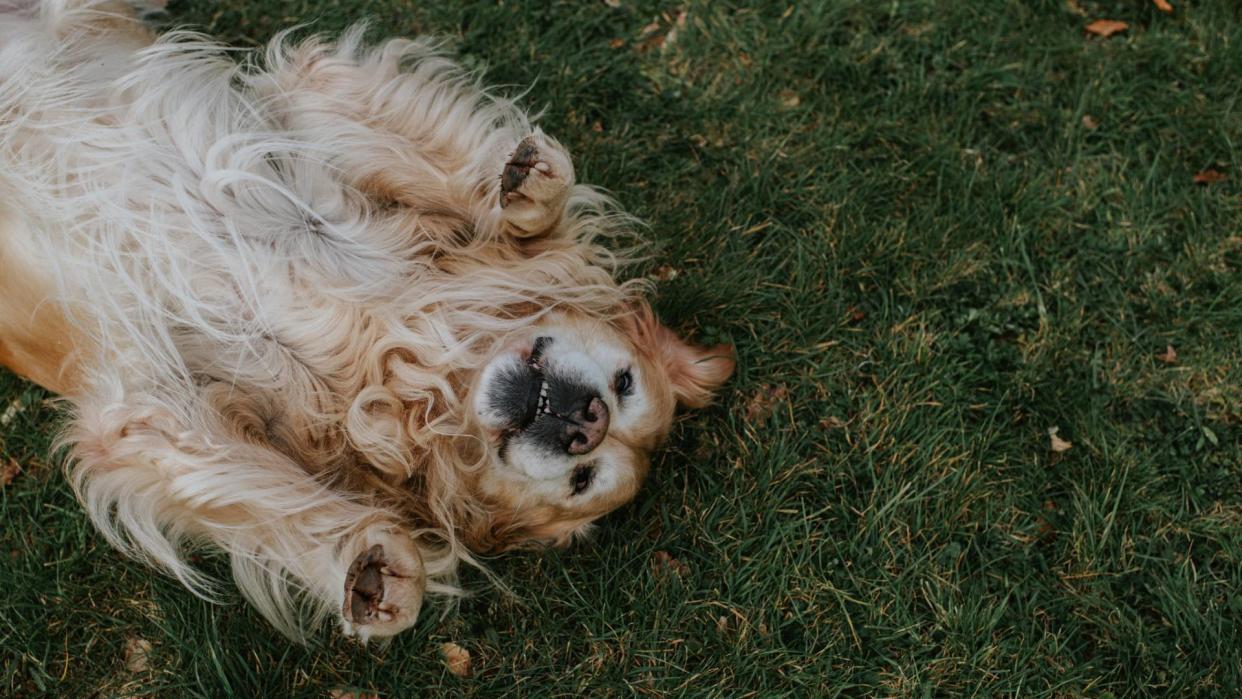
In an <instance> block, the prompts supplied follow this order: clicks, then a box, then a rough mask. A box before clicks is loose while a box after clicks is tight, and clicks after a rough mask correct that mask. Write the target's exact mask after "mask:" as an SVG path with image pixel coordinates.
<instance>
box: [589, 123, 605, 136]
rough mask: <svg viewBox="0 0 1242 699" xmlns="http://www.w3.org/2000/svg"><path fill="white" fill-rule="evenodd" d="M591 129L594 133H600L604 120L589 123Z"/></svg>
mask: <svg viewBox="0 0 1242 699" xmlns="http://www.w3.org/2000/svg"><path fill="white" fill-rule="evenodd" d="M591 130H592V131H594V132H595V133H601V132H602V131H603V130H604V122H602V121H596V122H595V123H593V124H591Z"/></svg>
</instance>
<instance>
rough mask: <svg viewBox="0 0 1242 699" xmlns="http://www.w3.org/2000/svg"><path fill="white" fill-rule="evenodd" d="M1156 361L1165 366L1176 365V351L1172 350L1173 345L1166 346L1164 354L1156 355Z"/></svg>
mask: <svg viewBox="0 0 1242 699" xmlns="http://www.w3.org/2000/svg"><path fill="white" fill-rule="evenodd" d="M1156 359H1159V360H1160V361H1162V362H1164V363H1165V364H1177V350H1175V349H1173V345H1166V346H1165V348H1164V354H1157V355H1156Z"/></svg>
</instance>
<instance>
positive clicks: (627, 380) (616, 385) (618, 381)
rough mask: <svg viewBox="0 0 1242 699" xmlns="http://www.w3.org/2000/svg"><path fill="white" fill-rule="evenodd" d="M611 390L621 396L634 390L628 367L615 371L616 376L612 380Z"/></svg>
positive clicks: (631, 375)
mask: <svg viewBox="0 0 1242 699" xmlns="http://www.w3.org/2000/svg"><path fill="white" fill-rule="evenodd" d="M612 390H614V391H616V392H617V395H618V396H622V397H624V396H628V395H630V394H631V393H633V392H634V375H633V374H632V373H630V370H629V369H622V370H621V371H619V372H617V376H616V378H614V379H613V380H612Z"/></svg>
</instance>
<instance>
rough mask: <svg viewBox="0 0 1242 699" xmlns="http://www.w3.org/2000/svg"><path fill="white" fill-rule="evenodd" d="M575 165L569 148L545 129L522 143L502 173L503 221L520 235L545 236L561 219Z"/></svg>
mask: <svg viewBox="0 0 1242 699" xmlns="http://www.w3.org/2000/svg"><path fill="white" fill-rule="evenodd" d="M573 184H574V165H573V161H572V160H570V158H569V154H568V153H566V152H565V148H564V147H563V146H561V144H559V143H557V142H556V141H554V140H552V139H550V138H548V137H546V136H544V135H543V133H542V132H540V131H538V130H536V131H535V133H533V134H531V135H529V136H527V137H526V138H524V139H522V140H521V141H520V142H518V144H517V146H516V147H514V149H513V152H512V153H511V154H510V155H509V158H508V160H507V161H506V162H505V165H504V169H503V170H502V172H501V174H500V208H501V220H502V221H503V223H504V227H505V230H506V232H508V233H509V234H510V235H513V236H516V237H519V238H529V237H533V236H537V235H542V234H544V233H547V232H548V231H549V230H551V229H552V228H553V227H554V226H555V225H556V224H557V223H558V222H560V220H561V216H562V214H564V212H565V203H566V202H567V201H568V200H569V190H570V188H571V187H573Z"/></svg>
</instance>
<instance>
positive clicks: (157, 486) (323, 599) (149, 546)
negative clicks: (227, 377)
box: [69, 397, 426, 638]
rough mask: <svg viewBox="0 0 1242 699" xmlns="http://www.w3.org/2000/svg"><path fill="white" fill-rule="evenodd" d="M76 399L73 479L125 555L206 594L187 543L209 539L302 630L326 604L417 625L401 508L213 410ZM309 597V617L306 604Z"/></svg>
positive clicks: (258, 601)
mask: <svg viewBox="0 0 1242 699" xmlns="http://www.w3.org/2000/svg"><path fill="white" fill-rule="evenodd" d="M77 408H78V410H77V416H76V419H75V420H74V423H73V425H72V428H71V430H70V433H69V440H70V442H71V443H72V445H73V450H72V457H73V460H72V462H71V463H72V465H71V468H70V473H71V478H72V482H73V485H74V487H75V490H76V491H77V493H78V496H79V498H80V499H81V500H82V501H83V503H84V504H85V506H86V509H87V512H88V513H90V515H91V517H92V519H93V520H94V521H95V523H96V525H98V526H99V528H100V529H101V531H102V532H103V533H104V534H105V535H106V536H107V537H108V538H109V540H110V541H111V542H112V543H113V544H115V545H117V546H118V547H119V548H121V549H122V550H124V551H125V552H126V553H128V554H130V555H132V556H134V557H136V558H139V559H141V560H145V561H148V562H152V563H155V564H156V565H158V566H159V567H162V568H164V569H166V570H167V571H169V572H171V573H172V574H173V575H175V576H176V577H178V578H179V579H181V580H182V581H183V582H185V583H186V584H187V585H188V586H189V587H191V589H194V590H196V591H198V592H200V593H201V592H202V591H203V590H204V584H205V583H206V581H205V580H204V579H203V577H202V575H201V574H200V573H199V572H198V571H196V570H195V569H193V568H192V567H191V566H190V565H189V564H188V563H186V562H185V560H184V559H183V558H182V555H181V553H182V545H183V544H184V543H187V541H192V542H207V543H210V544H214V545H215V546H217V547H219V548H220V549H222V550H223V551H224V552H226V553H227V554H228V555H229V557H230V558H231V560H232V564H233V572H234V576H235V578H236V580H237V583H238V586H239V587H240V589H241V590H242V592H243V594H245V596H246V597H247V598H248V599H250V600H251V602H253V603H254V604H255V606H256V607H257V608H258V609H259V610H260V611H261V612H262V613H263V614H264V615H265V616H266V617H267V618H268V619H269V620H271V621H272V623H273V624H275V625H276V626H278V627H279V628H281V630H283V631H285V632H286V633H288V634H290V635H291V636H295V637H300V636H302V635H304V634H305V632H306V630H307V622H308V621H311V620H313V618H314V617H316V616H322V615H324V614H327V615H329V616H335V617H336V618H337V619H338V620H339V621H340V622H341V623H342V625H343V626H344V628H345V630H346V631H347V632H352V633H356V634H358V635H359V636H362V637H363V638H366V637H370V636H389V635H392V634H395V633H397V632H398V631H401V630H402V629H405V628H407V627H409V626H410V625H412V624H413V623H414V621H415V619H416V617H417V615H418V610H419V607H420V605H421V603H422V597H423V592H424V589H425V587H426V575H425V568H424V564H423V557H422V555H421V554H420V550H419V546H418V545H417V544H416V542H415V541H414V540H413V539H412V538H411V537H410V535H409V534H408V533H407V532H406V531H405V530H404V529H403V527H402V525H401V523H400V522H399V520H398V518H397V517H396V516H395V515H394V514H392V513H390V512H388V511H386V510H384V509H383V508H380V507H376V506H374V505H371V504H368V503H367V502H365V501H363V500H362V499H360V498H351V497H348V496H346V495H345V494H343V493H341V492H339V491H337V490H334V489H333V488H330V487H328V486H327V485H326V484H324V483H322V482H320V481H318V480H316V479H315V478H314V477H312V476H311V475H309V474H308V473H307V472H306V471H304V470H303V469H302V468H300V467H299V466H298V465H297V464H296V463H295V462H293V461H292V460H291V459H289V458H288V457H286V456H285V455H283V454H281V453H279V452H277V451H274V450H272V449H270V448H267V447H264V446H261V445H258V444H255V443H252V442H250V441H245V440H242V439H240V438H238V437H235V436H233V435H232V434H230V432H229V431H228V430H227V429H225V428H224V427H223V425H220V424H219V423H217V422H216V421H215V419H214V418H213V417H212V416H211V415H192V414H191V416H187V411H185V410H172V409H169V408H167V407H165V406H164V405H161V404H160V403H159V402H158V401H155V400H152V399H151V398H149V397H137V398H132V399H128V400H126V401H124V402H120V401H115V400H79V401H77ZM307 601H308V602H311V604H310V605H304V604H300V602H307ZM305 607H310V608H312V609H313V610H314V611H315V612H316V613H315V614H312V615H311V617H312V619H307V618H306V617H305V616H303V615H302V614H300V613H299V610H300V609H303V608H305Z"/></svg>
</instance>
